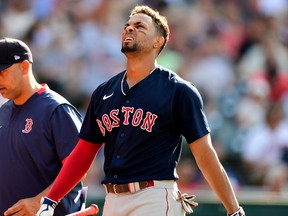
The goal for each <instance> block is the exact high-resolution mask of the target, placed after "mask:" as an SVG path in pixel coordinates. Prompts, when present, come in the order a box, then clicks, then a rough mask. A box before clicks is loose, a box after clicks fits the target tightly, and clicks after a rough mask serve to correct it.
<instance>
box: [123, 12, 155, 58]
mask: <svg viewBox="0 0 288 216" xmlns="http://www.w3.org/2000/svg"><path fill="white" fill-rule="evenodd" d="M157 37H158V35H157V31H156V27H155V26H154V23H153V20H152V18H151V17H149V16H148V15H146V14H135V15H134V16H132V17H131V18H130V19H129V20H128V22H127V23H126V25H125V26H124V30H123V33H122V49H121V51H122V52H123V53H127V52H136V51H152V50H153V44H154V43H155V40H156V38H157Z"/></svg>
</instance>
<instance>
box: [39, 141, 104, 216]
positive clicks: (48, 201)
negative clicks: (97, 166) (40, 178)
mask: <svg viewBox="0 0 288 216" xmlns="http://www.w3.org/2000/svg"><path fill="white" fill-rule="evenodd" d="M101 146H102V145H101V144H94V143H91V142H87V141H85V140H83V139H79V141H78V143H77V145H76V147H75V149H74V150H73V151H72V152H71V154H70V155H69V157H68V158H67V160H66V161H65V163H64V165H63V167H62V169H61V171H60V173H59V174H58V176H57V178H56V180H55V181H54V183H53V185H52V187H51V189H50V191H49V192H48V194H47V196H46V197H45V198H44V199H43V200H42V204H41V207H40V209H39V211H38V212H37V216H52V215H53V214H54V209H55V207H56V206H57V203H58V202H59V201H60V200H61V199H62V198H63V197H64V196H65V195H66V194H67V193H69V191H70V190H71V189H72V188H73V187H75V185H76V184H77V183H78V182H79V181H80V180H81V179H82V177H83V176H84V175H85V174H86V173H87V171H88V170H89V168H90V166H91V165H92V163H93V161H94V158H95V157H96V155H97V153H98V151H99V149H100V147H101Z"/></svg>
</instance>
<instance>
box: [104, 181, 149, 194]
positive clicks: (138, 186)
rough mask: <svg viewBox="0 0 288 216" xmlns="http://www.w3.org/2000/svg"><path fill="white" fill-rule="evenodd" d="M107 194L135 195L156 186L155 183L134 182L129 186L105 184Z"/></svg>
mask: <svg viewBox="0 0 288 216" xmlns="http://www.w3.org/2000/svg"><path fill="white" fill-rule="evenodd" d="M104 185H105V188H106V191H107V193H114V194H121V193H135V192H137V191H139V190H142V189H145V188H147V187H151V186H154V181H141V182H132V183H128V184H111V183H108V184H104Z"/></svg>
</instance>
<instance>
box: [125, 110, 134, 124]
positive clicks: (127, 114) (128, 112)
mask: <svg viewBox="0 0 288 216" xmlns="http://www.w3.org/2000/svg"><path fill="white" fill-rule="evenodd" d="M133 111H134V108H133V107H122V112H123V113H124V122H123V124H124V125H129V117H130V113H132V112H133Z"/></svg>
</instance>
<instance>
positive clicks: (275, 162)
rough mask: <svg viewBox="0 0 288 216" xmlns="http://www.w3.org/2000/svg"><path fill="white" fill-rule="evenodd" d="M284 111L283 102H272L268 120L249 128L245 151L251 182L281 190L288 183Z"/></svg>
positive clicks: (287, 143)
mask: <svg viewBox="0 0 288 216" xmlns="http://www.w3.org/2000/svg"><path fill="white" fill-rule="evenodd" d="M283 114H284V113H283V107H282V104H281V103H272V104H270V106H269V107H268V109H267V113H266V118H265V122H263V123H262V124H259V125H256V126H254V127H252V128H251V129H250V131H249V134H248V135H247V139H246V141H245V144H244V146H243V147H244V148H243V152H242V157H243V161H244V165H245V168H246V171H247V177H248V179H247V180H248V182H249V184H255V185H260V186H265V187H267V188H268V189H271V190H273V191H278V192H279V191H281V189H282V188H283V186H285V185H286V184H287V183H288V178H287V177H288V175H287V174H288V164H287V162H285V161H284V160H283V157H284V153H285V151H284V150H285V149H286V148H287V147H288V133H287V131H288V124H287V122H285V121H284V118H283V117H284V116H283Z"/></svg>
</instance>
